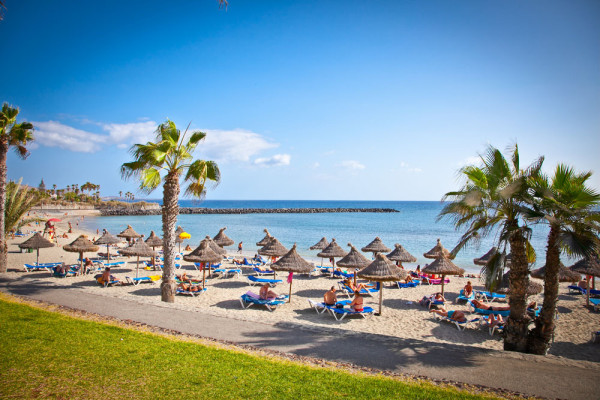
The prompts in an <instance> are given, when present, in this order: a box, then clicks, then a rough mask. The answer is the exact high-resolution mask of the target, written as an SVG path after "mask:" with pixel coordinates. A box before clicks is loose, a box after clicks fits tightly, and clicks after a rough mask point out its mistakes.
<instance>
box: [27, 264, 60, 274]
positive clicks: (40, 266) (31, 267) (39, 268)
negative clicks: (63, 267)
mask: <svg viewBox="0 0 600 400" xmlns="http://www.w3.org/2000/svg"><path fill="white" fill-rule="evenodd" d="M60 264H62V263H39V264H37V265H36V264H23V267H24V268H25V272H33V271H48V272H50V273H52V267H56V266H57V265H60Z"/></svg>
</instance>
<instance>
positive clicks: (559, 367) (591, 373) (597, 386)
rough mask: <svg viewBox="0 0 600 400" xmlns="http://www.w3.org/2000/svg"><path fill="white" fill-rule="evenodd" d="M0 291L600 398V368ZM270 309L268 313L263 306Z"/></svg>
mask: <svg viewBox="0 0 600 400" xmlns="http://www.w3.org/2000/svg"><path fill="white" fill-rule="evenodd" d="M0 290H2V291H4V292H7V293H12V294H15V295H21V296H26V297H29V298H32V299H35V300H42V301H45V302H49V303H53V304H58V305H63V306H68V307H72V308H76V309H80V310H84V311H88V312H92V313H97V314H100V315H106V316H110V317H114V318H118V319H125V320H132V321H136V322H141V323H145V324H148V325H152V326H157V327H160V328H164V329H172V330H176V331H180V332H184V333H187V334H192V335H200V336H203V337H208V338H214V339H217V340H222V341H229V342H234V343H239V344H242V345H250V346H255V347H258V348H264V349H271V350H276V351H281V352H286V353H292V354H297V355H300V356H308V357H315V358H321V359H326V360H332V361H337V362H344V363H352V364H355V365H358V366H364V367H369V368H376V369H381V370H389V371H393V372H396V373H402V374H410V375H420V376H426V377H430V378H433V379H437V380H449V381H457V382H463V383H467V384H473V385H483V386H488V387H493V388H500V389H505V390H509V391H515V392H520V393H524V394H527V395H531V396H541V397H548V398H564V399H582V400H583V399H585V400H589V399H592V398H598V396H599V394H598V393H600V392H599V391H600V365H599V364H597V363H593V362H586V361H573V360H562V359H557V358H554V357H539V356H532V355H526V354H517V353H505V352H498V351H492V350H484V349H480V348H474V347H468V346H462V345H459V344H456V345H448V344H439V343H430V342H427V341H424V340H423V341H422V340H414V339H412V340H402V339H398V338H390V337H385V336H381V335H358V334H349V335H347V334H344V335H335V334H324V333H323V332H322V331H319V330H314V329H311V328H307V327H303V326H301V325H296V324H289V323H285V324H284V323H281V324H264V323H256V322H248V321H242V320H236V319H230V318H223V317H216V316H213V315H208V314H204V313H202V312H201V311H197V312H193V313H190V312H187V311H182V310H176V309H173V308H168V307H156V306H149V305H147V304H140V303H136V302H132V301H127V300H123V299H117V298H111V297H105V296H98V295H93V294H89V293H85V294H84V293H83V292H82V291H81V290H79V289H76V288H73V287H71V286H53V285H47V284H43V283H35V282H27V281H24V280H22V281H20V282H15V281H10V280H7V279H4V278H0ZM265 312H267V311H265Z"/></svg>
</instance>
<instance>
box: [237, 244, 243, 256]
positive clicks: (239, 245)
mask: <svg viewBox="0 0 600 400" xmlns="http://www.w3.org/2000/svg"><path fill="white" fill-rule="evenodd" d="M243 243H244V242H239V243H238V253H240V254H242V244H243Z"/></svg>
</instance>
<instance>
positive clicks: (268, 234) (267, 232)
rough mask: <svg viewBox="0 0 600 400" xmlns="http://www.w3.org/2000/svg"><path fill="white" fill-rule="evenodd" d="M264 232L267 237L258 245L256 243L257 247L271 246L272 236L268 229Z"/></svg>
mask: <svg viewBox="0 0 600 400" xmlns="http://www.w3.org/2000/svg"><path fill="white" fill-rule="evenodd" d="M264 232H265V237H264V238H262V239H261V240H260V242H257V243H256V245H257V246H261V247H263V246H266V245H268V244H269V241H270V240H271V237H272V236H271V234H270V233H269V231H268V230H267V228H265V229H264Z"/></svg>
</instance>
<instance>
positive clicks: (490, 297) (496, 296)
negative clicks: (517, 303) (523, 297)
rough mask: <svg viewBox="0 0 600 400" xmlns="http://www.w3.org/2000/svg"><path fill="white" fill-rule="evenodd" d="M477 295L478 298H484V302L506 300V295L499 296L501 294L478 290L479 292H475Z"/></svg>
mask: <svg viewBox="0 0 600 400" xmlns="http://www.w3.org/2000/svg"><path fill="white" fill-rule="evenodd" d="M475 293H476V294H477V295H478V296H480V297H483V300H484V301H489V302H492V301H494V300H506V295H505V294H499V293H494V292H487V291H485V290H477V291H475Z"/></svg>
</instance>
